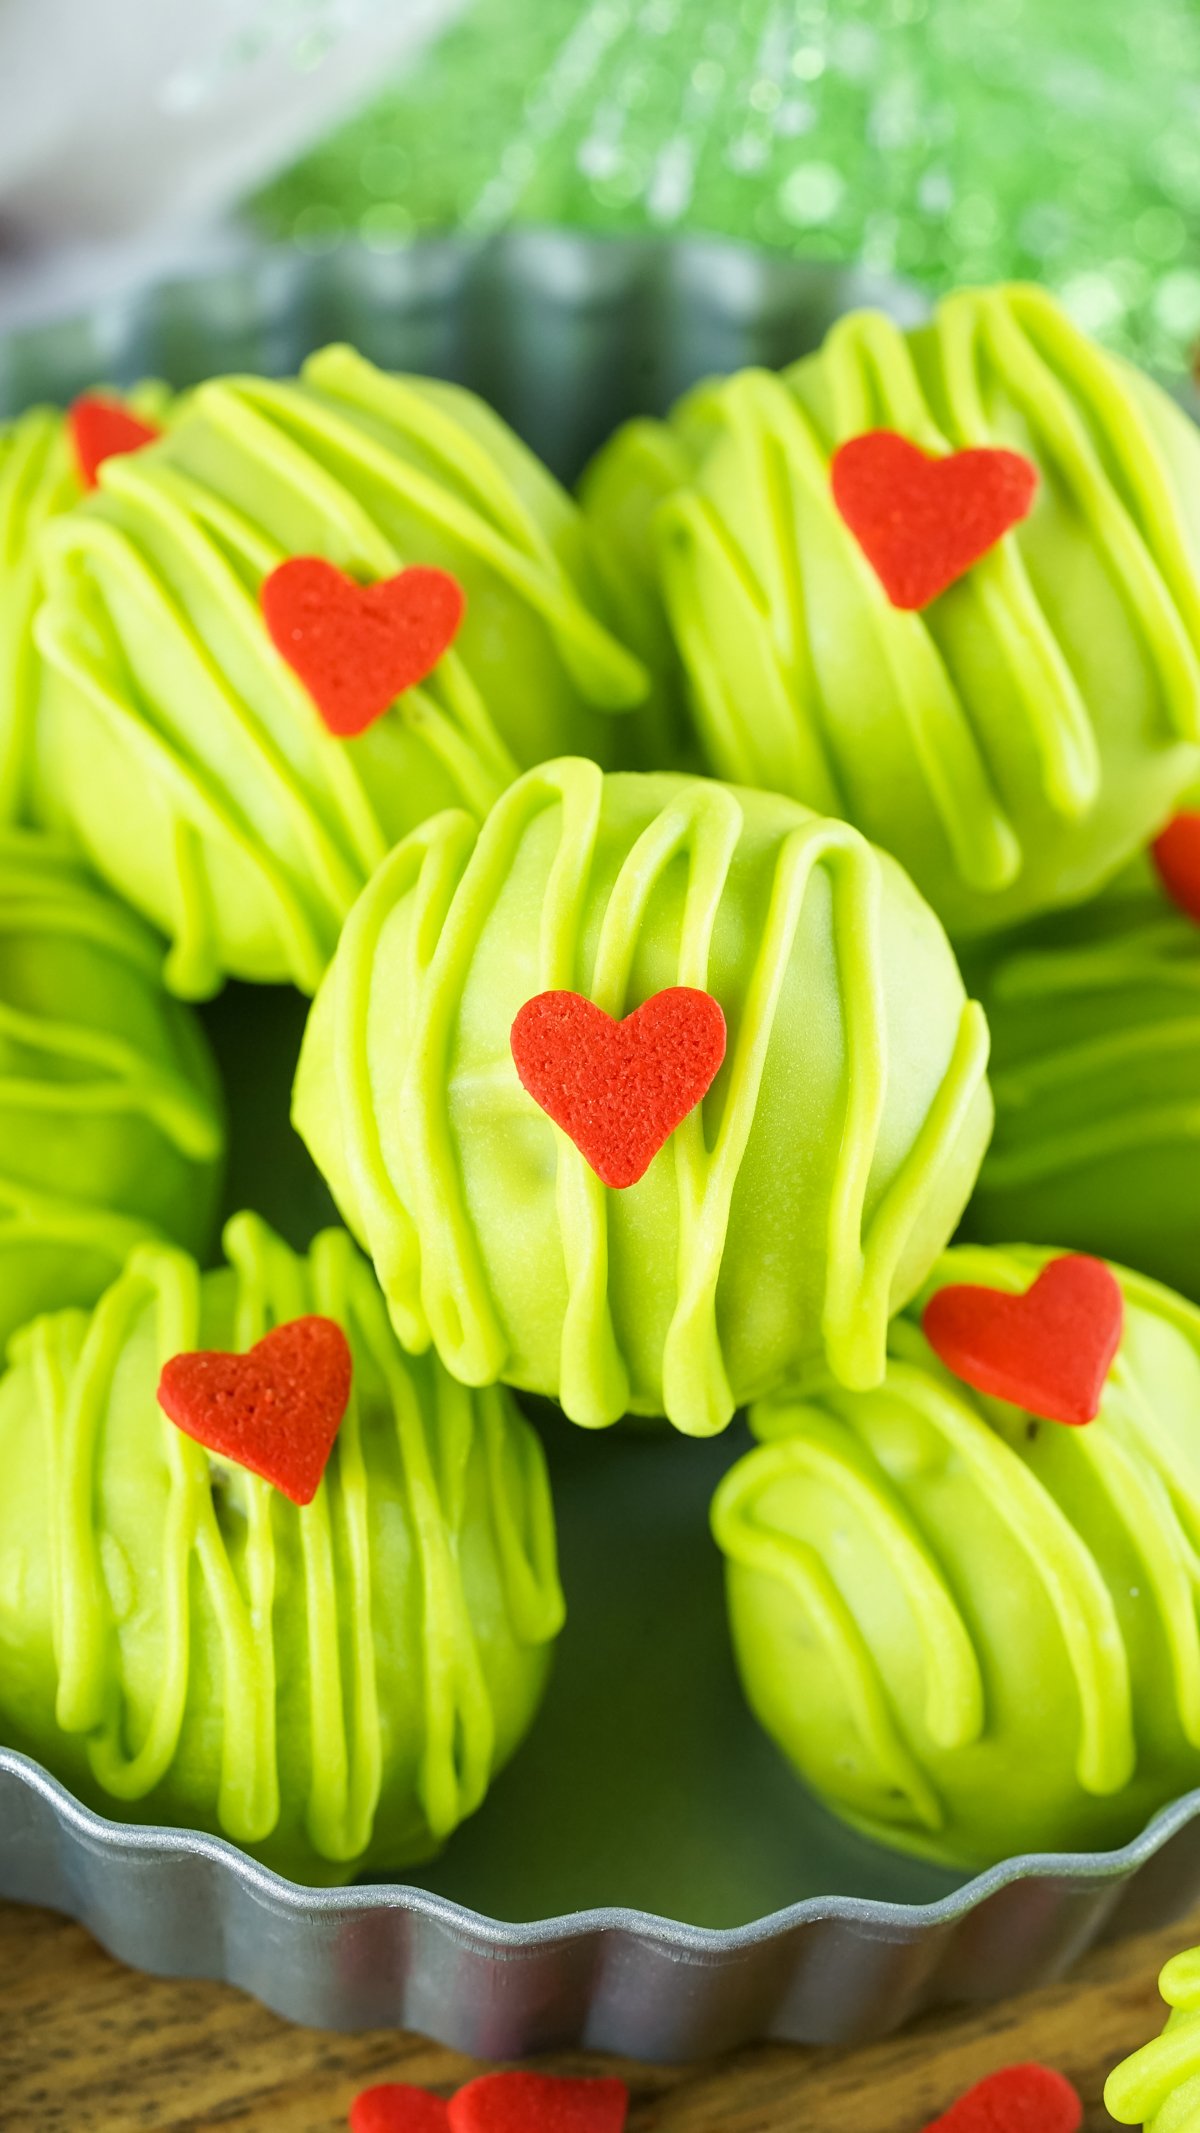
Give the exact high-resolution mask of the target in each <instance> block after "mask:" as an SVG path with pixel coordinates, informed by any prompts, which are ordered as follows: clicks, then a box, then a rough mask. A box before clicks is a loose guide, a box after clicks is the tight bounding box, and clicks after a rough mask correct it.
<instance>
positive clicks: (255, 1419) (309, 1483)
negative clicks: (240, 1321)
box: [158, 1316, 353, 1504]
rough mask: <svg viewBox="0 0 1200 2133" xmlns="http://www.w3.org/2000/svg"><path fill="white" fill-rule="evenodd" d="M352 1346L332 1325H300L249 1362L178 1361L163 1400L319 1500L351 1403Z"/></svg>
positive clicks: (255, 1468)
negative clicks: (327, 1466)
mask: <svg viewBox="0 0 1200 2133" xmlns="http://www.w3.org/2000/svg"><path fill="white" fill-rule="evenodd" d="M352 1369H353V1361H352V1358H351V1354H350V1343H349V1342H348V1340H347V1339H346V1336H345V1334H344V1333H343V1331H342V1329H341V1327H340V1326H339V1325H336V1324H335V1323H334V1321H333V1319H331V1318H318V1317H315V1316H314V1317H310V1318H293V1319H290V1320H289V1321H288V1323H287V1324H286V1325H283V1326H276V1327H275V1329H274V1331H273V1332H271V1333H268V1334H266V1335H265V1336H264V1338H263V1339H262V1340H260V1341H257V1342H256V1343H255V1345H254V1347H253V1348H251V1349H250V1350H249V1352H248V1353H247V1354H245V1355H227V1354H225V1353H224V1352H223V1351H221V1350H219V1349H199V1350H196V1351H195V1352H193V1353H191V1354H186V1355H175V1356H172V1357H171V1359H170V1361H169V1362H168V1363H166V1364H164V1366H163V1372H162V1376H161V1378H160V1379H159V1386H158V1402H159V1406H160V1407H161V1408H162V1409H163V1411H164V1413H165V1414H167V1415H168V1416H169V1417H170V1419H171V1421H172V1422H174V1423H175V1424H176V1426H177V1427H178V1428H179V1429H181V1430H183V1432H184V1434H185V1435H186V1436H189V1437H194V1438H195V1440H196V1442H197V1444H202V1445H203V1446H204V1447H205V1449H206V1451H210V1452H216V1453H217V1455H218V1456H219V1457H220V1458H222V1459H231V1460H233V1461H234V1463H235V1464H236V1465H238V1466H244V1467H247V1468H248V1469H249V1471H250V1472H251V1473H252V1474H259V1475H261V1476H262V1478H263V1480H264V1481H269V1482H270V1483H271V1484H272V1486H273V1487H275V1488H277V1489H280V1490H282V1492H283V1494H284V1495H285V1496H290V1498H291V1500H292V1502H293V1503H297V1504H306V1503H311V1502H312V1499H313V1497H314V1496H315V1495H316V1493H317V1489H318V1488H319V1486H320V1482H321V1476H322V1474H323V1473H324V1472H325V1467H326V1464H327V1463H328V1459H329V1454H330V1452H331V1451H332V1450H333V1445H334V1440H335V1438H336V1436H337V1433H338V1430H339V1429H340V1427H341V1423H342V1417H343V1416H344V1414H345V1412H346V1407H347V1404H348V1402H349V1399H350V1379H351V1373H352Z"/></svg>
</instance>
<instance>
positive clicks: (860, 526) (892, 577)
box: [830, 430, 1038, 609]
mask: <svg viewBox="0 0 1200 2133" xmlns="http://www.w3.org/2000/svg"><path fill="white" fill-rule="evenodd" d="M830 477H831V480H832V483H833V500H834V503H835V504H836V505H837V508H838V511H839V513H840V514H841V517H842V518H843V519H844V521H845V523H846V525H847V526H848V527H849V528H850V531H851V533H852V534H853V535H854V538H855V540H856V541H857V542H858V545H859V547H860V548H861V549H862V552H863V554H864V555H865V556H866V559H867V561H868V563H869V564H870V565H871V568H872V570H873V571H874V572H875V575H876V577H877V578H878V579H879V582H880V584H881V585H882V586H883V589H884V591H885V593H886V594H887V596H888V599H889V600H890V601H891V603H892V606H893V607H902V608H907V609H912V608H918V607H928V605H929V603H930V601H931V600H936V599H937V596H938V594H939V593H943V592H945V590H946V587H947V586H948V585H953V583H954V581H955V579H956V578H961V577H962V575H963V573H964V571H967V570H970V568H971V565H972V564H973V563H977V562H978V561H979V558H980V556H981V555H986V553H987V551H988V549H989V548H992V547H994V546H995V543H996V542H997V541H998V540H999V539H1000V537H1001V535H1002V534H1005V533H1007V532H1008V530H1009V528H1010V527H1011V526H1015V525H1016V524H1017V523H1018V521H1019V520H1021V519H1023V518H1024V517H1025V516H1026V514H1027V513H1028V511H1029V510H1030V508H1031V507H1032V504H1033V499H1034V494H1035V491H1036V489H1037V484H1038V474H1037V468H1036V467H1035V466H1034V465H1033V462H1032V461H1031V460H1029V459H1026V458H1024V457H1023V455H1022V454H1021V453H1020V452H1002V451H994V450H992V449H991V448H989V447H986V446H984V447H978V448H975V449H972V450H971V451H967V452H950V453H949V454H947V455H946V456H945V457H943V458H940V459H939V458H935V457H934V456H933V455H932V454H930V453H929V452H923V451H922V450H921V449H920V447H919V446H918V445H915V444H910V442H909V440H908V438H907V437H900V436H898V435H897V433H896V431H895V430H868V431H866V432H865V434H864V435H863V436H861V437H851V438H850V439H849V441H848V442H847V443H846V444H843V445H839V447H838V449H837V451H836V452H835V453H834V455H833V464H832V466H831V468H830Z"/></svg>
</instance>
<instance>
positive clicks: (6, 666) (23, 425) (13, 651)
mask: <svg viewBox="0 0 1200 2133" xmlns="http://www.w3.org/2000/svg"><path fill="white" fill-rule="evenodd" d="M127 404H128V406H129V407H130V409H131V410H133V411H135V412H137V413H138V414H140V415H141V416H142V418H143V419H145V420H147V421H149V420H154V421H158V422H161V421H162V420H163V418H164V415H165V413H166V410H167V407H168V404H169V402H168V395H167V393H166V391H165V389H164V388H163V387H162V386H160V385H156V384H153V383H148V384H145V385H141V386H139V387H138V388H137V389H136V391H134V392H133V393H131V394H130V395H129V396H128V403H127ZM82 495H83V483H82V480H81V478H80V473H79V467H78V462H77V456H76V452H75V449H74V446H73V444H72V440H71V435H70V427H69V422H68V418H67V417H65V416H64V415H63V414H62V412H61V410H60V409H58V408H56V407H33V408H30V409H29V410H28V412H27V413H26V414H24V415H21V416H20V417H19V418H18V420H17V421H15V422H11V423H9V424H8V425H7V426H6V427H3V428H0V823H5V822H17V821H22V820H24V819H25V817H26V815H27V813H28V808H29V781H30V773H31V750H32V730H33V717H34V710H35V706H36V701H37V675H36V660H35V656H34V648H33V618H34V612H35V610H36V607H37V604H38V600H39V598H40V593H41V572H40V567H39V541H40V536H41V532H42V528H43V527H44V526H45V525H46V524H47V523H48V522H49V521H50V520H51V519H54V518H57V517H59V516H60V515H61V514H62V513H63V512H64V511H69V510H70V509H71V507H72V506H73V505H74V504H77V503H78V502H79V501H80V499H81V497H82Z"/></svg>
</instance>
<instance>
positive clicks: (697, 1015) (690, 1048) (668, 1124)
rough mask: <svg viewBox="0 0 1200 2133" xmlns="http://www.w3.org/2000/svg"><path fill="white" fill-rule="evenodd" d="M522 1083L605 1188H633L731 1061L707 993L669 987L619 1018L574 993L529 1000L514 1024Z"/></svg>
mask: <svg viewBox="0 0 1200 2133" xmlns="http://www.w3.org/2000/svg"><path fill="white" fill-rule="evenodd" d="M511 1043H512V1055H513V1060H514V1062H515V1064H516V1069H517V1073H518V1075H519V1077H520V1080H521V1085H522V1087H523V1088H525V1089H526V1090H527V1091H528V1093H529V1095H530V1096H532V1098H533V1100H534V1102H535V1103H537V1104H540V1105H541V1108H542V1110H543V1111H545V1112H546V1113H547V1115H548V1116H549V1117H550V1118H552V1119H553V1120H554V1123H555V1125H557V1126H561V1127H562V1130H563V1132H564V1133H566V1134H568V1135H569V1136H570V1138H571V1140H573V1141H574V1143H575V1146H576V1147H577V1148H578V1150H579V1152H580V1154H581V1155H582V1156H583V1157H584V1158H585V1160H586V1161H587V1162H588V1163H590V1165H591V1167H592V1169H593V1170H594V1171H595V1173H596V1175H597V1177H598V1178H600V1179H601V1180H602V1182H603V1183H604V1184H605V1185H611V1186H614V1187H616V1188H617V1189H618V1190H621V1189H623V1188H624V1187H626V1186H628V1185H636V1184H637V1182H638V1179H639V1178H641V1177H644V1176H645V1174H646V1171H647V1170H648V1169H649V1167H650V1164H651V1163H652V1162H653V1160H654V1157H655V1156H656V1155H657V1154H658V1151H659V1149H660V1148H661V1147H662V1146H663V1143H664V1142H665V1141H667V1140H668V1139H669V1138H670V1136H671V1134H672V1133H674V1131H675V1128H676V1127H677V1126H678V1125H679V1124H680V1122H681V1120H683V1119H685V1118H686V1117H687V1115H688V1112H689V1111H692V1110H694V1109H695V1106H696V1105H697V1104H698V1103H699V1102H700V1101H701V1099H702V1097H703V1096H704V1095H705V1094H706V1093H707V1091H708V1090H709V1088H710V1087H711V1086H712V1083H713V1080H714V1078H715V1076H716V1074H717V1071H718V1069H719V1067H720V1065H721V1062H722V1060H723V1059H724V1057H725V1017H724V1015H723V1014H722V1012H721V1009H720V1008H719V1006H718V1005H717V1002H716V1001H715V1000H714V999H713V998H712V996H711V994H710V993H706V992H699V991H697V990H696V989H695V988H694V987H692V986H690V985H672V986H669V987H668V988H667V989H666V991H664V992H658V993H655V994H654V996H653V998H651V999H649V1000H646V1001H644V1002H643V1004H642V1005H641V1006H640V1007H636V1008H635V1009H634V1010H633V1013H632V1014H629V1015H626V1017H625V1019H624V1021H623V1022H617V1021H615V1020H614V1019H613V1017H612V1016H611V1015H606V1014H605V1012H604V1010H603V1008H600V1007H597V1006H596V1005H595V1003H594V1002H593V1001H591V1000H585V999H584V998H583V996H582V994H580V993H577V992H543V993H539V994H538V995H537V996H536V998H535V999H532V1000H527V1001H526V1002H525V1005H524V1007H522V1008H521V1009H520V1011H519V1013H518V1015H517V1017H516V1020H515V1021H514V1023H513V1026H512V1036H511Z"/></svg>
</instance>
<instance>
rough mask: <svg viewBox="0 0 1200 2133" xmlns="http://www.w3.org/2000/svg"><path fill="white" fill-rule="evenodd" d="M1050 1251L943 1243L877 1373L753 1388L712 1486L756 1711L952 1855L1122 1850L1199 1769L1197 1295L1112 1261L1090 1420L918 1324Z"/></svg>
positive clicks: (852, 1790)
mask: <svg viewBox="0 0 1200 2133" xmlns="http://www.w3.org/2000/svg"><path fill="white" fill-rule="evenodd" d="M1055 1256H1056V1255H1054V1254H1047V1253H1045V1252H1041V1251H1037V1250H1034V1249H1030V1248H1029V1247H1026V1246H1022V1247H1020V1248H1019V1249H1018V1248H1009V1249H1008V1250H1005V1251H999V1250H996V1251H987V1250H983V1249H980V1248H972V1247H961V1248H958V1249H956V1250H954V1251H951V1252H948V1253H947V1254H946V1255H945V1256H944V1258H943V1259H942V1260H941V1262H940V1263H939V1265H938V1266H937V1268H936V1269H935V1272H934V1274H933V1276H932V1277H931V1279H930V1281H929V1283H928V1285H927V1287H926V1289H925V1291H924V1292H923V1294H922V1296H921V1298H920V1299H919V1300H918V1304H917V1306H915V1307H914V1308H913V1309H912V1310H910V1311H908V1312H906V1313H905V1314H904V1315H903V1316H901V1317H899V1318H898V1319H897V1320H896V1321H895V1322H894V1324H893V1326H892V1329H891V1332H890V1335H889V1341H888V1350H889V1360H888V1370H887V1376H886V1378H885V1380H884V1382H883V1384H882V1385H881V1386H880V1387H879V1388H878V1389H876V1390H872V1391H870V1392H846V1391H843V1390H840V1389H838V1388H837V1387H835V1386H832V1385H831V1384H829V1383H828V1382H827V1381H826V1382H824V1383H821V1382H820V1381H818V1380H817V1379H816V1378H815V1377H814V1378H812V1379H810V1381H809V1383H808V1384H806V1385H802V1386H801V1387H799V1388H798V1389H796V1390H789V1391H785V1392H782V1393H780V1394H779V1395H778V1396H777V1397H775V1398H774V1399H772V1400H770V1401H768V1402H765V1403H763V1404H762V1405H761V1406H759V1407H758V1408H757V1409H756V1410H755V1411H754V1413H753V1415H752V1417H751V1421H752V1425H753V1427H754V1429H755V1432H756V1434H757V1435H758V1436H759V1437H760V1438H762V1439H764V1440H765V1441H764V1442H763V1443H762V1444H761V1445H760V1446H759V1448H757V1449H756V1450H754V1451H752V1452H750V1453H749V1454H748V1455H747V1456H746V1457H745V1458H744V1459H742V1460H741V1461H740V1462H739V1463H738V1464H737V1465H736V1466H735V1467H734V1468H733V1469H732V1470H731V1471H730V1473H729V1474H727V1475H726V1477H725V1480H724V1481H723V1482H722V1484H721V1486H720V1489H719V1490H718V1492H717V1496H716V1498H715V1501H714V1507H713V1528H714V1532H715V1535H716V1538H717V1541H718V1543H719V1545H720V1547H721V1549H722V1550H723V1552H724V1554H725V1556H726V1558H727V1585H728V1598H729V1608H730V1618H731V1624H732V1631H733V1640H734V1646H735V1651H736V1655H737V1660H738V1665H739V1668H740V1671H741V1674H742V1677H743V1681H744V1684H745V1688H746V1692H747V1695H748V1698H749V1701H750V1704H751V1706H752V1708H753V1710H754V1712H755V1714H756V1716H757V1717H758V1718H759V1720H760V1721H761V1723H762V1725H763V1726H764V1727H765V1728H766V1730H767V1732H768V1733H769V1734H771V1736H772V1737H773V1738H774V1739H775V1740H776V1741H777V1742H778V1744H779V1746H780V1747H781V1748H782V1749H783V1751H784V1753H785V1754H786V1755H787V1756H788V1758H789V1759H790V1760H791V1762H792V1763H793V1764H794V1765H795V1767H796V1769H797V1771H798V1772H799V1774H800V1775H801V1776H802V1777H803V1778H804V1780H805V1781H806V1783H807V1784H808V1785H810V1786H811V1787H812V1789H813V1791H814V1792H816V1793H817V1794H818V1795H819V1796H820V1797H821V1798H822V1799H823V1800H824V1801H825V1802H826V1803H827V1804H828V1805H829V1806H830V1807H831V1808H832V1809H833V1810H834V1811H835V1812H836V1813H837V1814H839V1815H841V1816H842V1817H844V1819H845V1820H847V1821H848V1822H851V1823H853V1824H854V1825H855V1826H856V1827H858V1828H860V1829H862V1830H863V1831H865V1832H866V1833H867V1834H868V1835H870V1836H872V1837H875V1838H877V1839H879V1840H881V1841H882V1842H884V1843H886V1844H890V1845H894V1846H897V1847H899V1848H900V1849H902V1850H905V1851H911V1852H915V1853H918V1854H921V1855H925V1856H928V1857H931V1858H934V1859H937V1860H939V1861H944V1862H946V1863H948V1864H950V1865H953V1866H957V1867H963V1868H973V1867H979V1866H985V1865H988V1864H989V1863H991V1862H992V1861H994V1860H997V1859H1002V1858H1005V1857H1009V1856H1013V1855H1016V1854H1020V1853H1024V1852H1029V1851H1072V1852H1073V1851H1085V1852H1091V1851H1103V1850H1107V1849H1108V1848H1109V1847H1110V1846H1115V1845H1120V1844H1124V1843H1125V1842H1127V1841H1128V1840H1129V1839H1131V1838H1133V1837H1135V1836H1136V1835H1137V1834H1138V1832H1139V1831H1140V1830H1141V1829H1142V1828H1143V1826H1144V1825H1145V1823H1146V1821H1147V1819H1148V1818H1149V1816H1150V1815H1151V1814H1152V1813H1153V1812H1154V1811H1155V1810H1156V1809H1158V1808H1160V1807H1162V1806H1163V1805H1164V1803H1165V1802H1167V1801H1169V1800H1171V1799H1173V1798H1174V1797H1175V1796H1176V1795H1177V1794H1180V1793H1184V1792H1187V1791H1188V1790H1190V1789H1191V1788H1192V1787H1193V1786H1195V1785H1198V1784H1200V1631H1198V1627H1197V1598H1198V1594H1200V1312H1197V1311H1196V1310H1195V1309H1194V1308H1193V1306H1192V1305H1191V1304H1188V1303H1184V1302H1183V1301H1182V1300H1181V1299H1180V1298H1179V1297H1177V1296H1175V1295H1173V1294H1172V1293H1171V1292H1170V1291H1169V1290H1167V1289H1163V1288H1160V1287H1159V1286H1158V1285H1157V1284H1156V1283H1154V1282H1151V1281H1148V1280H1146V1279H1144V1278H1143V1277H1141V1276H1140V1275H1133V1274H1126V1273H1124V1272H1120V1271H1119V1270H1117V1272H1118V1273H1119V1282H1120V1289H1121V1292H1122V1293H1123V1298H1124V1326H1123V1333H1122V1335H1121V1339H1120V1346H1119V1348H1118V1350H1117V1353H1116V1357H1115V1360H1114V1362H1113V1365H1112V1368H1111V1370H1110V1372H1109V1375H1108V1377H1107V1380H1106V1381H1105V1383H1104V1387H1103V1393H1102V1397H1101V1401H1100V1408H1099V1414H1098V1417H1097V1419H1096V1420H1094V1421H1092V1422H1090V1423H1088V1424H1087V1425H1086V1426H1085V1427H1081V1428H1069V1427H1065V1426H1064V1425H1063V1424H1061V1423H1060V1422H1057V1421H1046V1420H1044V1419H1040V1418H1039V1417H1036V1416H1034V1415H1033V1414H1031V1413H1030V1412H1028V1411H1026V1410H1025V1409H1023V1408H1019V1407H1016V1406H1010V1405H1009V1404H1008V1403H1007V1402H1006V1401H1001V1400H998V1399H995V1398H989V1397H987V1396H985V1395H984V1394H983V1393H981V1392H976V1391H973V1390H972V1389H971V1386H970V1385H968V1384H967V1383H965V1382H963V1380H962V1379H961V1378H960V1377H958V1376H955V1375H952V1374H951V1372H950V1370H949V1369H947V1368H946V1367H945V1366H944V1365H943V1364H942V1363H941V1362H940V1361H939V1360H938V1358H937V1357H936V1356H935V1354H934V1352H933V1349H932V1348H931V1347H930V1345H929V1343H928V1341H927V1340H926V1339H925V1336H924V1334H923V1332H922V1330H921V1307H922V1306H923V1305H924V1304H925V1303H926V1302H927V1301H928V1298H929V1297H930V1296H931V1295H932V1294H934V1293H935V1292H937V1291H940V1290H942V1289H944V1288H945V1287H946V1285H947V1284H960V1283H965V1284H970V1285H980V1286H982V1287H984V1288H989V1289H993V1290H1004V1291H1010V1292H1023V1291H1026V1290H1027V1289H1028V1288H1029V1286H1030V1284H1031V1282H1032V1281H1033V1278H1034V1276H1035V1274H1037V1272H1038V1271H1039V1269H1040V1268H1041V1267H1042V1266H1043V1265H1044V1264H1045V1263H1046V1262H1047V1261H1048V1260H1050V1259H1053V1258H1054V1257H1055ZM1098 1271H1099V1272H1100V1274H1101V1278H1102V1279H1103V1269H1102V1268H1101V1269H1099V1270H1098Z"/></svg>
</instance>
